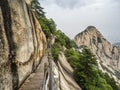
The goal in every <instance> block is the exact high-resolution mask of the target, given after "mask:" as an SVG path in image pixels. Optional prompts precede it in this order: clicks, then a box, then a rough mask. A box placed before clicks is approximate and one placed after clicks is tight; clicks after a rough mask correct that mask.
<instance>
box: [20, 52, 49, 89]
mask: <svg viewBox="0 0 120 90" xmlns="http://www.w3.org/2000/svg"><path fill="white" fill-rule="evenodd" d="M45 63H48V55H47V54H45V55H44V56H43V58H42V60H41V63H40V65H39V66H38V68H37V69H36V71H35V72H34V73H32V74H31V75H30V76H29V77H28V79H27V80H26V81H25V82H24V84H23V85H22V86H21V87H20V89H19V90H42V87H43V84H44V65H45Z"/></svg>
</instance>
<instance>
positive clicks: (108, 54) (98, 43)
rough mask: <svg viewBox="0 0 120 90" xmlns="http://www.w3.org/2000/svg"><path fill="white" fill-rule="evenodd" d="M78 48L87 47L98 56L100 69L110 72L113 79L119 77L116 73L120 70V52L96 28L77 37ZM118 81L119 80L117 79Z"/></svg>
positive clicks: (90, 27)
mask: <svg viewBox="0 0 120 90" xmlns="http://www.w3.org/2000/svg"><path fill="white" fill-rule="evenodd" d="M74 40H75V42H76V44H77V46H78V47H81V46H82V45H85V46H87V47H88V48H90V50H91V51H92V52H93V53H94V54H95V55H96V57H97V60H98V64H99V68H100V69H101V70H102V71H105V72H109V74H110V75H112V76H113V77H116V76H117V78H119V77H118V75H116V72H117V73H119V70H120V50H119V47H117V46H113V45H112V44H111V43H110V42H108V41H107V40H106V39H105V38H104V37H103V35H102V34H101V33H100V32H99V31H98V30H97V29H96V27H94V26H88V27H87V28H86V29H85V31H83V32H81V33H79V34H78V35H76V36H75V39H74ZM116 80H117V79H116Z"/></svg>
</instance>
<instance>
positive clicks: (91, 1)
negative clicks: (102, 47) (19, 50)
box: [39, 0, 120, 43]
mask: <svg viewBox="0 0 120 90" xmlns="http://www.w3.org/2000/svg"><path fill="white" fill-rule="evenodd" d="M39 1H40V3H41V5H42V7H44V11H45V12H46V16H47V17H48V18H53V19H54V20H55V22H56V24H57V27H58V29H60V30H62V31H63V32H64V33H65V34H66V35H68V36H69V37H70V38H72V39H73V38H74V36H75V35H76V34H78V33H80V32H81V31H83V30H84V29H85V28H86V27H87V26H89V25H93V26H95V27H96V28H97V29H98V30H99V31H100V32H101V33H102V34H103V35H104V36H105V38H107V39H108V40H109V41H110V42H112V43H114V42H120V36H119V34H120V0H39Z"/></svg>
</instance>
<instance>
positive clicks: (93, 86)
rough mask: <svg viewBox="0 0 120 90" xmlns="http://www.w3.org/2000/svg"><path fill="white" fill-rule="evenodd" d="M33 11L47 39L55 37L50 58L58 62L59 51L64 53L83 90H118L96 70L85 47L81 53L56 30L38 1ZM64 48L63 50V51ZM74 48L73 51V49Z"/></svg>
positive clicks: (94, 59)
mask: <svg viewBox="0 0 120 90" xmlns="http://www.w3.org/2000/svg"><path fill="white" fill-rule="evenodd" d="M33 1H34V2H33V4H32V5H33V6H34V7H33V9H34V10H35V11H37V13H36V16H37V18H38V20H39V22H40V24H41V27H42V30H43V31H44V33H45V35H46V37H47V38H49V37H50V35H51V34H53V35H54V36H55V43H54V45H53V46H52V48H51V52H52V56H53V58H54V60H55V61H57V60H58V54H59V51H64V53H65V56H66V58H67V60H68V62H69V63H70V65H71V66H72V67H73V69H74V73H73V76H74V79H75V80H76V82H77V83H78V84H79V85H80V86H81V87H82V89H83V90H120V89H119V87H118V86H117V85H116V82H115V81H114V79H113V78H111V77H109V75H108V74H106V73H102V72H101V71H100V70H99V69H98V65H97V61H96V58H95V56H94V55H93V54H92V52H91V51H90V50H89V49H88V48H87V47H82V48H81V52H80V51H78V48H77V46H76V44H75V42H74V41H73V40H71V39H70V38H69V37H68V36H66V35H65V34H64V33H63V32H62V31H61V30H57V28H56V24H55V22H54V20H53V19H48V18H47V17H46V16H45V13H44V11H43V8H41V6H40V3H39V2H38V0H33ZM36 2H37V3H36ZM64 48H65V50H63V49H64ZM73 48H74V49H73Z"/></svg>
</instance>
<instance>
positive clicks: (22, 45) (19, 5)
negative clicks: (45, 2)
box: [0, 0, 46, 90]
mask: <svg viewBox="0 0 120 90" xmlns="http://www.w3.org/2000/svg"><path fill="white" fill-rule="evenodd" d="M26 1H27V3H30V0H26ZM45 49H46V38H45V35H44V33H43V32H42V30H41V27H40V25H39V22H38V21H37V19H36V17H35V15H34V13H33V12H32V11H31V9H30V7H29V5H28V4H26V2H25V0H0V90H13V89H15V90H16V89H17V88H18V87H19V86H20V85H21V83H22V82H23V81H24V80H25V79H26V77H27V76H28V75H29V74H30V73H31V72H33V71H34V70H35V69H36V67H37V65H38V64H39V63H40V59H41V57H42V55H43V54H44V51H45Z"/></svg>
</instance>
